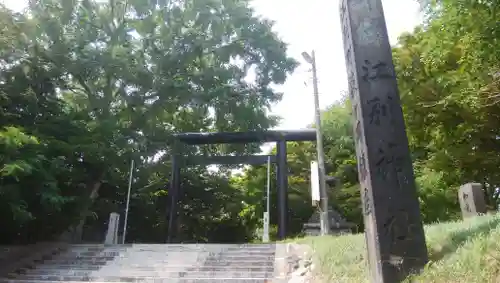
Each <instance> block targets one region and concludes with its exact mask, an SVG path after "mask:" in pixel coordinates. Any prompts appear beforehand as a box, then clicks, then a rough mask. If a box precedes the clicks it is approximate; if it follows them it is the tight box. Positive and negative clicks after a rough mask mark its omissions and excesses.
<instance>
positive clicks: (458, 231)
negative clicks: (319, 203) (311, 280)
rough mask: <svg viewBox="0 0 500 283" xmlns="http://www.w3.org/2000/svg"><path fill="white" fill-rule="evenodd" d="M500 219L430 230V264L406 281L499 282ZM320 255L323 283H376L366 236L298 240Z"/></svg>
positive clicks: (427, 231)
mask: <svg viewBox="0 0 500 283" xmlns="http://www.w3.org/2000/svg"><path fill="white" fill-rule="evenodd" d="M499 224H500V218H499V217H498V216H492V215H487V216H478V217H473V218H471V219H468V220H465V221H458V222H447V223H435V224H433V225H426V227H424V229H425V234H426V239H427V247H428V250H429V258H430V263H429V264H428V265H427V266H426V267H425V268H424V270H423V271H422V272H420V274H418V275H415V276H412V277H411V278H408V279H407V280H405V281H404V282H433V283H434V282H435V283H438V282H446V283H452V282H457V278H460V279H458V280H460V281H461V282H477V283H479V282H496V281H497V279H498V271H499V270H498V265H499V263H500V262H499V250H500V245H499V242H498V237H499V236H500V225H499ZM296 241H297V242H298V243H299V244H306V245H309V246H310V247H311V248H312V249H313V250H314V251H315V257H316V260H317V266H318V271H319V272H318V273H320V274H321V275H319V277H320V279H321V282H338V281H340V282H370V281H369V273H368V269H367V268H366V266H367V262H366V256H365V255H366V244H365V239H364V237H363V235H360V234H358V235H348V236H340V237H323V236H322V237H306V238H303V239H297V240H296Z"/></svg>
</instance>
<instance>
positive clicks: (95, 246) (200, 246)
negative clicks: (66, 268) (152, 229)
mask: <svg viewBox="0 0 500 283" xmlns="http://www.w3.org/2000/svg"><path fill="white" fill-rule="evenodd" d="M276 246H277V245H275V244H269V245H259V244H254V245H252V244H248V245H238V244H181V245H174V244H133V245H100V244H93V245H90V244H87V245H86V244H80V245H71V248H74V249H89V250H95V249H115V250H120V249H130V248H135V249H151V250H158V249H161V250H173V249H214V248H215V249H219V248H226V249H227V248H236V249H245V250H250V249H259V250H260V249H275V248H276Z"/></svg>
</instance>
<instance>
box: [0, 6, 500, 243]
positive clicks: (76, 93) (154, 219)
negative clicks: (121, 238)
mask: <svg viewBox="0 0 500 283" xmlns="http://www.w3.org/2000/svg"><path fill="white" fill-rule="evenodd" d="M421 3H422V7H423V13H425V15H426V21H425V22H424V23H423V24H422V25H421V26H419V27H417V28H416V29H415V30H414V31H413V32H412V33H407V34H403V35H401V37H400V38H399V42H398V45H397V46H396V47H394V48H393V57H394V63H395V67H396V72H397V75H398V83H399V89H400V94H401V98H402V103H403V105H402V107H403V110H404V115H405V121H406V126H407V132H408V137H409V141H410V147H411V151H412V157H413V163H414V170H415V176H416V183H417V185H418V188H419V199H420V204H421V210H422V215H423V219H424V221H425V222H426V223H431V222H436V221H445V220H450V219H456V218H457V217H458V212H459V207H458V204H457V197H456V193H457V191H456V190H457V188H458V187H459V186H460V185H461V184H463V183H466V182H471V181H474V182H480V183H483V184H484V185H485V193H486V196H487V201H488V204H489V206H490V208H493V207H497V206H498V204H499V192H498V190H497V188H498V187H499V186H500V175H498V173H497V172H496V171H497V168H499V167H500V158H498V152H499V150H500V139H499V138H498V136H499V134H498V129H499V128H500V122H499V121H500V116H499V115H500V108H499V107H500V103H499V101H500V100H499V98H500V80H499V78H500V75H499V73H500V66H499V63H498V62H500V51H499V50H500V49H499V48H498V39H499V38H500V26H499V24H498V21H497V14H498V10H499V9H498V5H499V4H498V3H497V2H495V1H465V0H463V1H462V0H460V1H452V0H431V1H421ZM477 19H481V21H477ZM0 23H1V24H2V27H3V28H2V30H1V31H0V105H1V108H0V204H1V206H0V212H1V214H0V215H1V216H0V220H1V221H2V223H5V224H4V226H3V230H2V235H1V236H0V241H1V242H5V243H12V242H19V243H21V242H33V241H40V240H47V239H53V238H54V237H57V236H58V235H60V234H61V233H62V232H64V231H66V230H67V229H68V227H71V230H72V231H74V232H75V233H76V234H79V233H81V234H83V238H84V239H85V240H88V241H101V240H102V237H103V234H104V230H105V229H106V221H107V218H108V216H109V213H110V212H114V211H116V212H120V213H121V214H122V215H123V213H122V212H123V211H124V209H125V199H126V196H127V188H128V177H129V176H128V175H129V170H130V162H131V161H132V160H134V162H135V168H134V170H133V182H132V193H131V200H130V214H129V216H128V230H127V231H128V235H127V241H131V242H133V241H140V242H163V241H164V240H165V233H166V232H167V231H166V230H167V228H166V227H167V225H166V222H165V218H166V211H168V206H169V204H168V203H167V198H168V194H169V191H168V181H169V173H170V170H171V168H170V161H169V160H170V156H171V154H172V153H173V149H174V146H173V139H172V135H173V134H174V133H178V132H207V131H208V132H209V131H246V130H265V129H268V128H271V127H273V126H275V125H277V121H278V117H274V116H272V115H270V114H269V110H270V106H271V105H272V104H274V103H276V102H278V101H280V99H281V96H282V94H281V93H278V92H276V91H275V90H274V89H273V88H272V86H273V85H276V84H282V83H284V82H285V80H286V77H287V74H288V73H290V72H292V71H293V70H294V68H295V67H296V64H297V62H295V61H294V60H293V59H292V58H290V57H288V56H287V54H286V44H285V43H284V42H283V41H281V40H280V39H279V38H278V36H277V35H276V34H275V33H273V32H272V26H273V23H272V22H271V21H269V20H266V19H262V18H258V17H256V16H254V14H253V11H252V10H251V9H250V8H249V3H248V1H246V0H236V1H234V0H206V1H195V0H176V1H137V0H107V1H97V0H72V1H63V0H38V1H31V2H30V5H29V8H28V9H27V11H25V12H23V13H13V12H12V11H9V10H7V9H6V8H5V7H0ZM322 126H323V127H322V130H323V136H324V147H325V153H326V157H327V158H326V159H327V160H326V169H327V173H328V175H329V176H333V177H335V178H336V179H337V183H336V184H335V186H334V187H332V188H330V190H329V197H330V204H331V205H332V206H333V207H335V208H336V209H338V210H339V211H340V212H341V213H342V214H343V215H344V216H345V217H346V218H347V220H349V221H351V222H353V223H356V224H357V225H358V227H359V228H360V229H361V230H362V229H363V218H362V214H361V207H360V195H359V184H358V178H357V175H358V173H357V164H356V157H355V149H354V142H353V133H352V124H351V106H350V102H349V101H348V100H347V99H346V98H343V99H342V100H340V101H338V102H336V103H334V104H333V105H331V106H330V107H329V108H327V109H326V110H324V111H323V113H322ZM178 150H179V151H180V152H182V153H183V154H186V155H190V154H203V155H228V154H251V153H256V152H258V151H259V144H250V145H218V146H189V147H188V146H181V147H180V148H178ZM315 152H316V150H315V145H314V143H309V142H304V143H292V142H290V143H289V144H288V156H287V158H288V164H289V173H290V174H289V180H288V182H289V189H288V190H289V208H290V212H291V213H290V214H291V215H290V230H291V233H292V234H294V235H297V234H299V233H300V232H301V229H302V224H303V223H304V222H306V221H307V220H308V219H309V218H310V217H311V215H312V213H313V212H314V208H313V207H312V206H311V203H310V191H309V187H310V177H309V175H310V168H309V167H310V162H311V161H312V160H313V159H314V158H315V155H316V153H315ZM273 153H275V149H273ZM218 169H219V170H218V171H217V172H213V171H210V170H208V169H207V168H205V167H200V166H197V167H193V168H184V169H183V172H182V176H183V178H182V188H183V190H182V201H181V202H182V205H181V208H182V209H181V211H180V219H181V221H180V222H179V223H180V226H179V227H177V229H178V230H179V234H180V235H181V239H182V240H183V241H219V242H226V241H254V240H256V239H255V238H256V237H257V234H256V231H257V228H259V227H261V225H262V215H263V212H264V207H265V192H266V178H267V172H266V168H265V166H260V167H259V166H256V167H245V168H243V170H242V171H241V173H239V174H233V172H232V171H231V170H232V169H241V168H237V167H232V166H221V167H219V168H218ZM271 171H272V172H271V178H272V180H275V179H276V178H275V173H276V172H275V170H274V169H272V170H271ZM271 185H272V191H271V211H270V214H271V223H272V230H273V231H275V230H276V223H277V202H276V201H275V200H276V199H277V192H276V190H275V189H274V188H275V184H274V181H272V183H271ZM122 219H123V217H122ZM20 235H21V236H20Z"/></svg>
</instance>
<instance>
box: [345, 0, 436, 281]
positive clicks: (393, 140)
mask: <svg viewBox="0 0 500 283" xmlns="http://www.w3.org/2000/svg"><path fill="white" fill-rule="evenodd" d="M340 18H341V21H342V23H341V24H342V34H343V42H344V51H345V60H346V68H347V77H348V86H349V97H350V99H351V102H352V108H353V118H354V119H353V126H354V129H353V131H354V136H355V143H356V155H357V158H358V162H357V163H358V175H359V181H360V187H361V196H362V203H363V213H364V221H365V236H366V243H367V249H368V252H367V253H368V262H369V267H370V273H371V281H372V282H391V283H394V282H399V281H401V280H403V279H404V278H405V276H406V275H407V274H408V273H410V272H413V271H417V270H419V269H421V268H422V267H423V266H424V265H425V264H426V262H427V260H428V257H427V248H426V243H425V235H424V230H423V227H422V221H421V217H420V209H419V203H418V199H417V194H416V186H415V180H414V174H413V167H412V160H411V157H410V153H409V148H408V138H407V136H406V130H405V124H404V119H403V112H402V109H401V102H400V97H399V93H398V86H397V82H396V75H395V71H394V65H393V62H392V54H391V46H390V44H389V39H388V36H387V29H386V24H385V19H384V14H383V9H382V3H381V0H342V1H341V4H340Z"/></svg>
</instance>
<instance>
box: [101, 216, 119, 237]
mask: <svg viewBox="0 0 500 283" xmlns="http://www.w3.org/2000/svg"><path fill="white" fill-rule="evenodd" d="M119 224H120V214H118V213H116V212H111V213H110V214H109V222H108V231H107V232H106V238H105V240H104V244H106V245H116V244H118V225H119Z"/></svg>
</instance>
